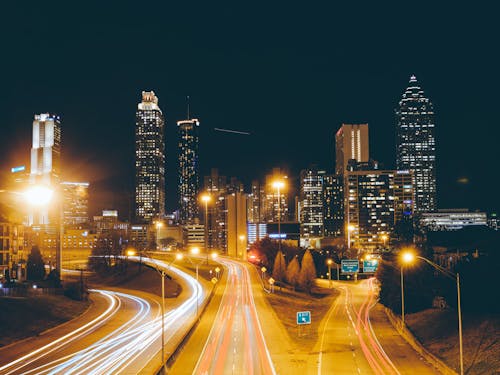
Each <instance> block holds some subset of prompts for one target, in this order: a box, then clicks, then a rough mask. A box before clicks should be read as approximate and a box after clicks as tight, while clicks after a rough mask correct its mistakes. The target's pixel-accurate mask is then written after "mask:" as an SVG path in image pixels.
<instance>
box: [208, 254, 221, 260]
mask: <svg viewBox="0 0 500 375" xmlns="http://www.w3.org/2000/svg"><path fill="white" fill-rule="evenodd" d="M210 256H211V257H212V259H216V258H217V257H218V256H219V255H218V254H217V253H212V254H210Z"/></svg>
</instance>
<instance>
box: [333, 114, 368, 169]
mask: <svg viewBox="0 0 500 375" xmlns="http://www.w3.org/2000/svg"><path fill="white" fill-rule="evenodd" d="M369 155H370V148H369V141H368V124H342V126H341V127H340V129H339V130H338V131H337V133H336V134H335V173H336V174H337V175H343V174H344V172H345V170H346V168H347V164H348V163H349V160H356V162H358V163H364V162H368V160H369V158H370V156H369Z"/></svg>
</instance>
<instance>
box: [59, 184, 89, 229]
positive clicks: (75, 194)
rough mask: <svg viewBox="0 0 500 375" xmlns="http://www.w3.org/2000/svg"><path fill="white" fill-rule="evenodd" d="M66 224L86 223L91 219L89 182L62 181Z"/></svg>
mask: <svg viewBox="0 0 500 375" xmlns="http://www.w3.org/2000/svg"><path fill="white" fill-rule="evenodd" d="M61 188H62V189H61V190H62V193H63V197H64V198H63V199H64V203H63V214H64V225H78V224H85V223H88V221H89V216H88V214H89V213H88V208H89V207H88V206H89V183H88V182H62V183H61Z"/></svg>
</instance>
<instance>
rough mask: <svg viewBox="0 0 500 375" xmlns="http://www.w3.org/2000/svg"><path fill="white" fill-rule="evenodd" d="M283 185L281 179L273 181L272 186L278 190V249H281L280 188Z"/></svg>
mask: <svg viewBox="0 0 500 375" xmlns="http://www.w3.org/2000/svg"><path fill="white" fill-rule="evenodd" d="M284 187H285V183H284V182H283V181H281V180H278V181H274V182H273V188H275V189H276V190H277V192H278V251H281V194H280V189H282V188H284Z"/></svg>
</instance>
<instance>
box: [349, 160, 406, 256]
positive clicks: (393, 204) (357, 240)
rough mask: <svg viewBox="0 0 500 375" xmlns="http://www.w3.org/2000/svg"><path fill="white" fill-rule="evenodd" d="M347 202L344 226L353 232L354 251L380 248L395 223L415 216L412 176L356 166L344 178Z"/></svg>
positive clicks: (352, 244) (401, 172)
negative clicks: (356, 249) (355, 249)
mask: <svg viewBox="0 0 500 375" xmlns="http://www.w3.org/2000/svg"><path fill="white" fill-rule="evenodd" d="M345 198H346V199H345V202H346V203H345V209H344V216H345V221H346V223H345V225H346V227H347V228H349V227H350V228H352V230H351V233H350V240H351V247H355V248H358V249H365V250H370V249H374V248H377V247H380V246H382V245H385V243H386V240H387V238H388V237H389V236H390V233H391V232H392V231H393V229H394V226H395V225H396V223H397V222H398V221H399V220H401V219H402V217H403V216H405V215H412V214H413V185H412V175H411V173H410V172H408V171H396V170H380V169H373V168H369V167H368V168H367V167H366V166H365V165H360V164H358V165H357V166H356V165H353V166H352V169H351V170H348V171H347V172H346V174H345Z"/></svg>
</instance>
